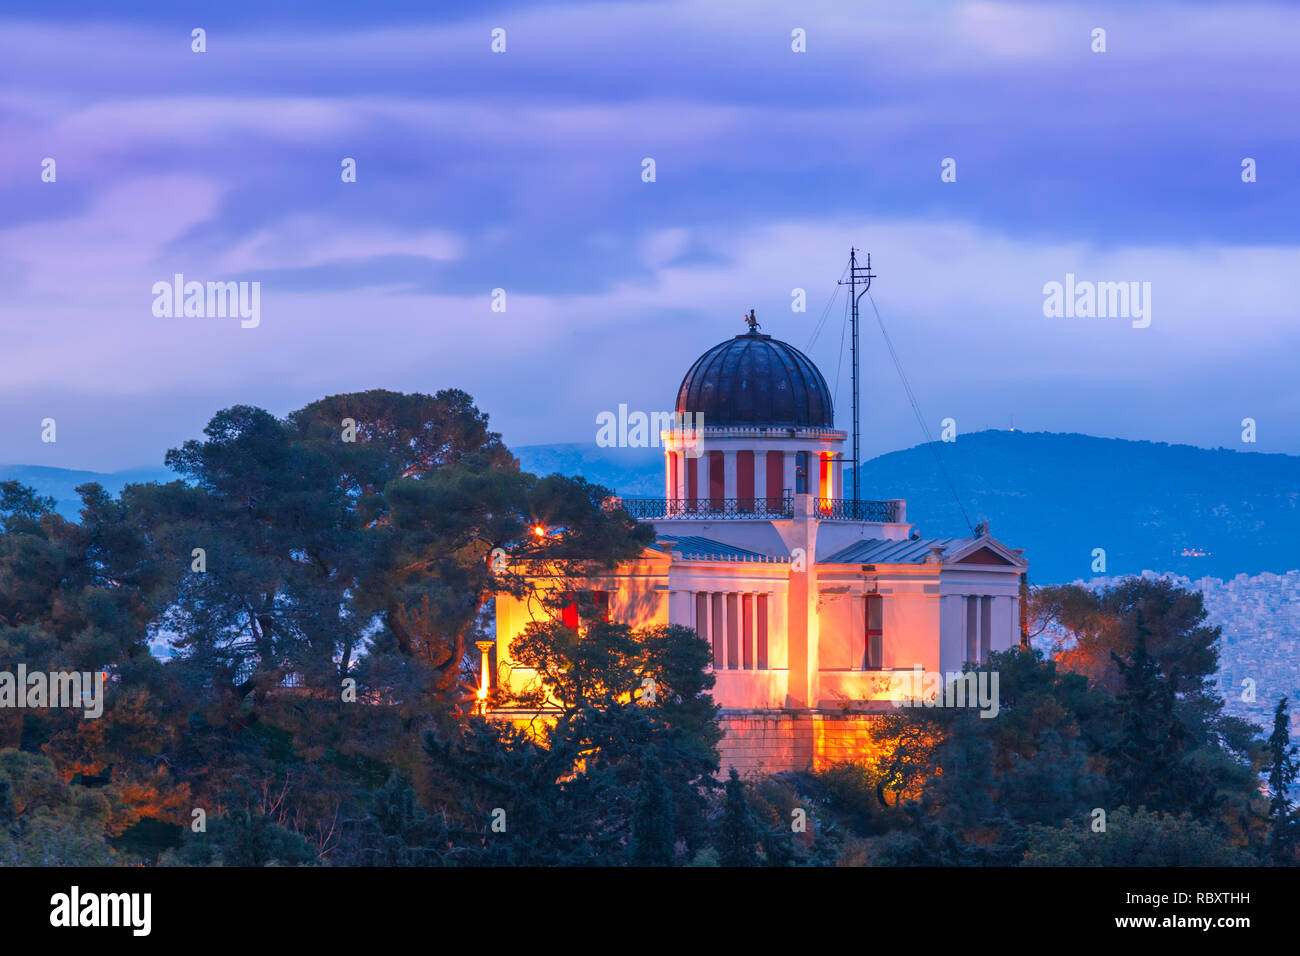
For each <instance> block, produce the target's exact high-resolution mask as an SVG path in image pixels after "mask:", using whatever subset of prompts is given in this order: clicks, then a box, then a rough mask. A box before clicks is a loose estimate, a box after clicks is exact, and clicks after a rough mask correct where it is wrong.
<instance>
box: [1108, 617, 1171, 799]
mask: <svg viewBox="0 0 1300 956" xmlns="http://www.w3.org/2000/svg"><path fill="white" fill-rule="evenodd" d="M1149 633H1150V631H1149V628H1148V627H1147V624H1146V621H1145V620H1144V618H1143V615H1142V612H1141V611H1139V612H1138V614H1137V622H1136V634H1135V636H1134V640H1133V654H1132V655H1131V656H1130V657H1129V659H1128V660H1124V659H1123V658H1121V657H1120V656H1119V655H1117V654H1114V653H1113V652H1112V655H1111V656H1112V658H1113V659H1114V661H1115V663H1116V665H1117V666H1118V667H1119V671H1120V677H1121V680H1122V682H1123V689H1122V690H1121V691H1120V693H1119V694H1118V696H1117V697H1116V702H1117V703H1118V704H1119V705H1120V739H1119V743H1118V747H1117V748H1116V757H1117V763H1118V768H1117V773H1116V775H1115V777H1114V778H1113V779H1114V782H1115V785H1116V789H1117V791H1118V793H1117V796H1118V800H1119V803H1120V804H1121V805H1124V806H1128V807H1132V808H1133V809H1137V808H1138V807H1140V806H1144V805H1145V806H1148V807H1151V808H1152V809H1156V810H1165V811H1171V812H1176V811H1178V810H1183V809H1186V806H1185V804H1184V800H1183V799H1182V795H1180V794H1179V793H1178V792H1177V791H1178V790H1179V789H1180V786H1181V785H1180V783H1179V780H1180V777H1179V763H1180V759H1179V758H1180V754H1181V752H1182V745H1183V743H1184V740H1183V738H1184V736H1185V735H1184V733H1183V731H1182V728H1181V727H1180V725H1179V723H1178V720H1177V718H1176V717H1175V715H1174V688H1173V684H1172V682H1171V681H1169V680H1168V679H1167V678H1165V677H1164V676H1163V675H1162V674H1161V671H1160V665H1159V664H1158V663H1157V662H1156V660H1155V658H1153V657H1152V656H1151V655H1150V653H1149V652H1148V648H1147V637H1148V634H1149Z"/></svg>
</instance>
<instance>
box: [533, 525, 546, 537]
mask: <svg viewBox="0 0 1300 956" xmlns="http://www.w3.org/2000/svg"><path fill="white" fill-rule="evenodd" d="M533 534H535V535H537V537H539V538H544V537H546V529H545V528H543V527H542V526H541V525H539V524H535V525H533Z"/></svg>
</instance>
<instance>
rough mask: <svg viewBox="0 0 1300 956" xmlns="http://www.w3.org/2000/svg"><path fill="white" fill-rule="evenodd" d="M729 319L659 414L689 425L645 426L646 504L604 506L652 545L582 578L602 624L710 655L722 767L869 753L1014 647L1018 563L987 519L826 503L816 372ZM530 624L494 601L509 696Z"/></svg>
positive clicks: (516, 609)
mask: <svg viewBox="0 0 1300 956" xmlns="http://www.w3.org/2000/svg"><path fill="white" fill-rule="evenodd" d="M748 322H749V325H750V328H749V330H748V331H747V332H744V333H742V334H740V335H737V336H735V337H734V338H731V339H728V340H727V341H725V342H722V343H720V344H718V345H715V346H714V347H712V348H710V349H709V350H708V351H706V352H705V353H704V354H703V355H701V356H700V357H699V358H698V359H696V360H695V361H694V362H693V363H692V364H691V366H690V368H689V369H688V370H687V372H686V375H685V377H684V378H683V379H682V382H681V385H680V386H679V387H678V389H677V397H676V405H675V411H676V412H677V413H680V414H681V416H683V420H685V421H687V422H691V421H695V422H699V421H702V422H703V425H702V427H701V428H698V429H693V430H692V431H690V432H685V431H667V432H665V433H664V434H663V436H662V440H663V444H664V497H663V498H656V499H630V498H624V499H620V500H621V503H622V505H623V506H624V507H625V508H626V509H627V510H628V512H629V513H630V514H632V515H633V516H635V517H636V518H637V519H638V520H640V521H645V522H649V523H651V524H653V526H654V529H655V534H656V540H655V543H654V545H653V546H651V547H649V548H646V549H645V551H644V552H643V553H642V554H641V556H640V558H639V559H638V560H636V561H632V562H628V563H626V564H624V565H620V566H619V567H617V568H616V569H614V570H612V571H610V572H608V573H601V574H598V575H595V576H593V577H592V578H590V579H589V580H588V581H586V582H585V586H586V587H588V588H591V589H593V590H595V591H597V592H598V600H599V603H600V606H601V607H602V608H607V613H608V615H609V617H610V618H611V619H613V620H619V621H623V622H625V623H627V624H630V625H632V626H636V627H643V626H648V625H654V624H681V625H685V626H688V627H691V628H694V629H695V631H696V632H697V633H698V634H699V635H700V636H701V637H703V638H704V639H705V640H707V641H708V642H709V643H710V644H711V645H712V647H713V663H712V667H713V670H714V674H715V676H716V681H717V682H716V685H715V687H714V689H713V697H714V699H715V700H716V701H717V702H718V703H719V704H720V705H721V707H722V713H721V717H720V720H721V723H722V726H723V730H724V738H723V740H722V743H721V744H720V751H721V756H722V761H721V764H722V772H723V773H724V774H725V773H726V771H727V769H728V767H729V766H735V767H736V769H737V770H739V771H740V772H742V773H772V772H777V771H780V770H794V769H798V770H804V769H809V768H820V767H823V766H826V765H828V764H830V763H833V762H836V761H839V760H847V759H853V758H855V757H859V756H862V755H864V754H865V753H867V752H869V750H870V748H871V740H870V727H871V723H872V721H873V720H875V719H878V716H879V714H881V713H882V712H886V711H888V710H890V709H892V708H893V707H895V706H897V705H898V704H899V703H903V702H908V703H923V702H924V700H925V699H926V698H931V699H933V698H934V697H935V694H936V691H937V694H938V697H939V698H940V700H942V699H943V697H944V692H943V687H942V684H941V683H940V684H938V685H937V686H936V675H948V676H949V677H951V675H953V674H954V673H959V672H960V671H961V670H962V667H963V664H965V663H966V662H972V663H979V662H982V661H986V660H987V658H988V655H989V654H990V653H991V652H993V651H1000V650H1006V649H1008V648H1010V647H1012V646H1014V645H1016V644H1017V643H1018V640H1019V594H1020V590H1019V584H1020V578H1021V574H1022V573H1023V572H1024V571H1025V569H1026V567H1027V564H1026V561H1025V560H1024V558H1023V557H1022V554H1021V552H1020V551H1018V550H1016V549H1013V548H1009V547H1007V546H1006V545H1004V544H1002V543H1001V542H999V541H997V540H995V539H994V538H992V537H991V536H990V535H989V533H988V528H987V525H982V526H980V527H978V528H976V530H975V533H974V534H973V535H971V536H969V537H946V538H922V537H920V536H919V535H918V534H917V533H916V532H914V530H913V525H912V524H911V523H909V521H908V513H907V502H906V501H905V499H903V498H893V499H889V500H886V501H859V500H853V499H852V498H848V497H846V496H845V492H844V487H843V485H844V470H845V466H846V464H848V460H846V458H845V447H844V446H845V439H846V438H847V437H848V436H847V434H846V433H845V432H844V431H840V430H837V429H836V428H835V427H834V408H833V403H832V400H831V393H830V390H829V389H828V388H827V386H826V380H825V379H824V378H823V377H822V374H821V372H820V371H818V369H817V367H816V366H815V365H814V364H813V363H812V361H811V360H810V359H809V358H808V357H807V356H806V355H804V354H803V353H802V352H800V351H799V350H798V349H796V348H794V347H793V346H791V345H789V344H787V343H785V342H782V341H780V340H778V339H775V338H773V337H772V336H770V335H765V334H763V333H762V332H760V331H759V328H758V324H757V321H756V320H755V319H754V317H753V313H752V312H751V314H750V316H749V319H748ZM538 583H539V584H542V582H538ZM543 586H544V584H543ZM532 613H534V612H532V611H530V609H529V606H528V605H527V604H526V603H525V602H523V601H520V600H518V599H516V598H513V597H510V596H508V595H502V596H499V597H498V598H497V602H496V626H497V635H496V648H495V651H496V662H497V667H496V675H497V680H498V681H500V682H504V683H506V684H507V685H508V686H511V687H514V688H521V687H523V686H524V685H526V683H527V682H528V681H530V680H533V679H535V678H534V676H533V675H532V674H531V673H530V672H529V671H527V670H525V669H523V668H519V667H514V666H512V664H511V661H510V645H511V642H512V640H513V639H514V638H515V636H516V635H518V634H519V633H521V632H522V631H523V629H524V628H525V627H526V625H527V624H528V622H529V621H530V620H532V617H531V614H532ZM575 620H576V618H575ZM939 679H940V680H941V678H939ZM967 704H968V705H973V704H974V702H973V701H968V702H967ZM502 716H505V715H504V714H503V715H502ZM516 716H519V717H522V716H523V715H516Z"/></svg>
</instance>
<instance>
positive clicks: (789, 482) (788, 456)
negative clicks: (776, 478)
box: [782, 451, 795, 494]
mask: <svg viewBox="0 0 1300 956" xmlns="http://www.w3.org/2000/svg"><path fill="white" fill-rule="evenodd" d="M783 464H784V465H785V467H784V468H783V469H782V474H783V475H784V476H785V480H784V481H783V482H782V484H783V486H784V488H785V489H787V490H789V492H790V493H791V494H793V493H794V468H795V464H794V452H792V451H788V452H786V453H785V457H784V461H783Z"/></svg>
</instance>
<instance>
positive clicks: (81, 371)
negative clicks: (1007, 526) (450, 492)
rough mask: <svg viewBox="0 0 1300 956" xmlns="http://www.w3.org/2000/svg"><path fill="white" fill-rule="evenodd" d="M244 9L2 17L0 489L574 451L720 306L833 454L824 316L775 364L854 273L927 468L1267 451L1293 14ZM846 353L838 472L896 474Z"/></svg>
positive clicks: (1290, 439)
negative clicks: (938, 452) (498, 304)
mask: <svg viewBox="0 0 1300 956" xmlns="http://www.w3.org/2000/svg"><path fill="white" fill-rule="evenodd" d="M243 6H247V7H250V8H252V9H254V10H255V9H256V7H257V6H260V5H253V4H242V3H241V4H232V3H225V4H205V3H198V4H187V5H186V8H185V12H184V13H176V12H175V9H176V7H175V4H173V3H167V4H162V3H159V4H156V5H152V4H135V5H133V8H134V9H135V10H136V12H133V13H131V14H122V15H121V17H120V18H117V19H111V20H109V19H103V18H104V17H105V16H108V15H109V14H107V13H105V12H104V11H105V10H108V9H111V8H110V7H107V6H105V5H102V4H96V5H89V4H71V3H60V2H53V3H37V2H29V0H9V2H7V3H6V4H5V8H4V10H5V12H4V13H0V18H2V19H0V143H3V149H0V212H2V215H0V290H2V293H3V299H2V301H3V305H0V310H2V311H0V316H3V329H4V339H3V343H4V345H3V349H0V462H6V463H23V464H47V465H60V466H66V467H81V468H92V469H98V470H112V469H118V468H125V467H130V466H136V465H148V464H158V463H160V462H161V459H162V455H163V453H164V452H165V450H166V449H167V448H169V447H172V446H175V445H177V444H179V443H180V442H182V441H183V440H185V439H186V438H190V437H195V436H197V435H198V434H199V433H200V431H201V429H202V427H203V425H204V424H205V423H206V422H207V420H208V418H209V417H210V416H211V414H212V413H213V412H214V411H215V410H217V409H218V408H221V407H224V406H228V405H232V404H238V403H245V404H255V405H261V406H263V407H265V408H267V409H269V410H271V411H273V412H276V413H277V414H282V413H284V412H287V411H289V410H291V409H293V408H296V407H299V406H301V405H303V404H306V403H307V402H309V401H311V400H313V399H316V398H319V397H321V396H323V395H326V394H331V393H336V392H341V391H351V390H359V389H365V388H372V387H385V388H392V389H398V390H403V391H429V392H432V391H436V390H437V389H440V388H444V387H448V386H457V387H460V388H463V389H465V390H466V391H468V392H470V394H472V395H473V396H474V398H475V399H476V400H477V402H478V404H479V406H480V407H481V408H483V409H484V410H485V411H487V412H488V413H489V414H490V415H491V417H492V422H493V425H494V427H496V428H497V429H499V430H500V431H502V432H503V434H504V436H505V439H506V441H507V443H509V444H512V445H524V444H533V443H539V442H555V441H582V442H591V441H593V440H594V438H595V430H596V426H595V418H596V415H597V414H598V413H599V412H601V411H605V410H615V409H617V407H618V405H619V404H620V403H626V404H628V405H629V406H630V407H631V408H633V409H643V410H646V411H652V410H656V409H666V408H668V407H670V405H671V402H672V400H673V397H674V395H675V391H676V388H677V385H678V383H679V382H680V379H681V376H682V374H683V373H684V372H685V370H686V368H687V367H688V366H689V365H690V363H691V361H692V360H693V359H694V358H695V357H696V356H697V355H698V354H699V353H701V352H703V351H704V350H705V349H707V348H708V347H709V346H711V345H713V344H715V343H716V342H718V341H720V340H722V339H723V338H726V337H728V336H730V335H734V334H736V333H738V332H741V331H743V325H742V324H741V316H742V314H743V313H744V312H746V311H748V310H749V309H750V308H754V309H756V310H757V314H758V317H759V320H760V321H761V322H762V323H763V326H764V331H767V332H770V333H772V334H774V335H776V336H777V337H778V338H783V339H785V340H787V341H789V342H791V343H792V344H794V345H795V346H797V347H799V348H802V349H805V350H806V351H808V352H809V354H810V355H811V356H812V357H813V359H814V360H815V361H816V362H817V363H818V364H819V365H820V366H821V368H822V371H823V373H824V374H825V375H826V378H827V380H828V381H829V382H830V384H831V385H832V387H835V386H836V384H837V382H838V384H839V389H838V398H839V402H838V404H837V414H838V417H839V424H840V426H841V427H847V425H848V415H847V412H848V401H847V396H848V369H847V359H844V360H842V359H841V347H840V343H841V335H840V328H841V325H842V318H843V298H842V297H841V298H839V299H837V300H836V301H835V302H834V303H833V304H832V307H831V312H830V315H829V317H828V319H827V322H826V327H825V329H824V330H823V331H822V332H821V334H820V335H819V336H818V337H817V338H816V341H815V342H812V343H811V344H810V340H811V339H812V336H813V331H814V328H815V327H816V325H817V321H818V318H819V316H820V315H821V313H822V311H823V309H824V308H825V307H826V305H827V302H828V300H829V298H830V295H831V293H832V291H833V290H834V288H835V285H834V284H835V280H836V279H837V278H838V277H839V276H840V273H841V270H842V269H843V266H844V263H845V260H846V258H847V253H848V248H849V246H850V245H851V244H853V245H857V246H859V247H860V248H863V249H868V250H870V251H871V253H872V257H873V258H872V261H873V265H874V267H875V270H876V272H877V273H878V274H879V278H878V279H877V280H876V285H875V286H874V288H873V293H874V295H875V299H876V302H877V303H878V305H879V307H880V309H881V312H882V314H883V316H884V318H885V321H886V323H887V325H888V327H889V329H890V334H891V336H892V338H893V340H894V343H895V345H896V347H897V348H898V351H899V353H900V356H901V358H902V361H903V363H904V367H905V369H906V370H907V372H908V375H909V378H910V379H911V383H912V386H913V388H914V390H915V391H916V393H917V395H918V397H919V399H920V402H921V405H922V408H923V409H924V411H925V415H926V418H927V420H928V421H929V423H930V428H931V429H932V430H933V431H935V432H937V431H938V423H939V420H940V419H942V418H945V417H952V418H954V419H956V421H957V423H958V427H959V429H960V430H962V431H972V430H976V429H979V428H982V427H989V426H995V427H1005V426H1006V425H1007V424H1008V423H1009V422H1010V419H1011V416H1013V415H1014V417H1015V424H1016V427H1017V428H1021V429H1025V430H1050V431H1079V432H1086V433H1090V434H1095V435H1109V436H1118V437H1124V438H1145V439H1151V440H1157V441H1170V442H1188V443H1192V444H1197V445H1203V446H1217V445H1224V446H1226V447H1230V448H1238V449H1242V450H1258V451H1262V452H1276V451H1284V452H1290V453H1293V454H1294V453H1300V390H1297V389H1296V388H1295V387H1294V379H1295V376H1296V374H1297V368H1298V365H1300V321H1297V318H1298V317H1297V309H1296V306H1295V302H1296V292H1295V288H1294V284H1295V277H1296V276H1297V274H1300V268H1298V267H1300V255H1298V254H1297V252H1298V245H1297V244H1298V243H1300V217H1298V216H1297V210H1298V209H1300V202H1298V200H1300V185H1298V184H1300V149H1297V139H1298V138H1300V122H1297V117H1300V67H1297V59H1296V49H1297V40H1298V38H1300V8H1297V7H1295V6H1289V5H1283V4H1272V5H1270V4H1258V5H1255V4H1241V3H1224V4H1212V3H1178V4H1169V5H1163V4H1141V5H1134V4H1127V3H1110V4H1107V3H1090V4H1087V5H1072V4H1043V3H1019V4H1016V3H1011V4H1001V3H925V2H917V3H906V4H846V3H843V2H827V3H809V2H797V3H796V2H789V3H761V2H760V3H745V4H743V5H742V4H713V3H707V4H706V3H699V2H695V3H638V4H631V3H628V4H622V3H568V4H561V3H557V4H550V3H515V4H500V3H479V4H470V3H451V4H444V3H439V4H428V3H410V4H402V3H398V4H385V5H383V6H384V10H383V11H382V12H376V11H374V10H372V9H368V7H369V6H372V5H365V4H341V3H312V4H306V3H303V4H280V5H278V6H277V7H276V8H275V11H274V12H271V13H266V12H249V13H247V14H242V13H240V12H238V8H239V7H243ZM151 7H152V8H153V12H149V11H150V8H151ZM96 8H99V9H98V10H97V9H96ZM232 8H235V9H234V10H232ZM859 8H861V9H859ZM430 9H436V10H438V11H439V12H438V13H430V12H428V11H429V10H430ZM87 10H89V11H91V12H87ZM141 11H143V12H141ZM195 11H197V12H195ZM194 27H202V28H204V29H205V30H206V31H207V52H206V53H202V54H198V53H193V52H191V49H190V44H191V38H190V31H191V30H192V29H193V28H194ZM495 27H501V28H504V29H505V30H506V40H507V49H506V52H505V53H504V54H494V53H492V52H491V49H490V44H491V31H492V29H493V28H495ZM1096 27H1101V28H1104V29H1105V30H1106V45H1107V52H1105V53H1100V54H1099V53H1093V52H1092V51H1091V49H1090V46H1091V44H1092V39H1091V32H1092V30H1093V29H1094V28H1096ZM795 28H800V29H803V30H804V31H806V36H807V52H806V53H794V52H792V50H791V31H792V30H794V29H795ZM46 157H52V158H54V159H55V161H56V163H57V181H56V182H54V183H45V182H42V181H41V163H42V160H43V159H45V158H46ZM343 157H354V158H355V159H356V160H357V164H358V177H357V179H358V181H357V182H356V183H350V184H345V183H343V182H341V180H340V175H339V172H340V161H341V160H342V159H343ZM644 157H652V158H654V160H655V162H656V165H657V181H656V182H654V183H645V182H642V179H641V170H642V159H643V158H644ZM945 157H953V158H955V159H956V161H957V181H956V182H955V183H944V182H941V180H940V163H941V161H942V160H943V159H944V158H945ZM1244 157H1252V158H1254V159H1255V160H1256V161H1257V163H1258V182H1255V183H1250V184H1247V183H1243V182H1242V181H1241V162H1242V159H1243V158H1244ZM176 272H181V273H184V274H185V276H186V277H187V278H188V279H197V280H200V281H207V280H234V281H241V280H242V281H257V282H260V283H261V322H260V325H259V326H258V327H257V328H254V329H244V328H241V327H240V323H239V321H238V319H221V318H157V317H155V316H154V315H153V312H152V309H151V306H152V303H153V294H152V292H151V288H152V286H153V284H154V283H155V282H158V281H170V280H171V277H172V275H173V274H174V273H176ZM1067 272H1068V273H1074V274H1075V275H1077V276H1078V277H1079V278H1080V279H1091V280H1099V281H1139V282H1150V283H1151V287H1152V303H1151V305H1152V311H1151V320H1152V321H1151V325H1150V327H1149V328H1144V329H1135V328H1133V327H1132V326H1131V323H1130V322H1129V321H1127V320H1125V319H1115V318H1110V319H1063V318H1046V317H1045V316H1044V315H1043V309H1042V304H1043V291H1042V290H1043V285H1044V283H1047V282H1051V281H1063V280H1064V277H1065V274H1066V273H1067ZM497 287H501V288H504V289H505V290H506V294H507V311H506V312H505V313H504V314H502V313H496V312H493V311H492V310H491V291H492V289H494V288H497ZM796 287H798V288H804V289H806V290H807V299H808V310H807V312H806V313H802V314H798V313H794V312H792V311H791V308H790V302H791V290H792V289H794V288H796ZM865 303H866V300H864V304H865ZM867 317H868V320H869V322H868V324H867V325H865V326H864V333H863V344H864V350H865V355H864V361H863V366H864V389H863V394H864V422H863V424H864V433H865V446H864V451H865V452H866V453H867V454H869V455H871V454H877V453H880V452H883V451H887V450H891V449H893V448H898V447H903V446H908V445H912V444H915V443H916V442H917V441H919V440H920V438H921V435H920V432H919V429H918V427H917V425H916V423H915V421H914V420H913V418H912V416H911V412H910V410H909V408H908V405H907V403H906V399H905V396H904V393H903V389H902V387H901V386H900V384H899V382H898V379H897V376H896V374H895V372H894V370H893V367H892V365H891V364H890V362H889V360H888V357H887V355H886V354H885V352H884V349H883V345H882V342H881V338H880V335H879V332H878V330H877V329H876V328H875V326H874V317H872V315H871V313H870V311H868V312H867ZM841 368H842V369H843V371H842V372H841V371H839V369H841ZM46 417H53V418H55V419H56V421H57V422H58V441H57V442H56V443H55V444H52V445H51V444H44V443H42V442H41V440H40V433H41V426H40V423H41V420H42V419H43V418H46ZM1245 417H1251V418H1254V419H1255V420H1256V421H1257V422H1258V443H1257V444H1256V445H1243V444H1242V443H1241V440H1240V438H1241V425H1240V422H1241V420H1242V419H1243V418H1245ZM1116 480H1117V481H1120V480H1139V479H1138V478H1137V477H1136V476H1132V477H1125V476H1117V479H1116Z"/></svg>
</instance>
